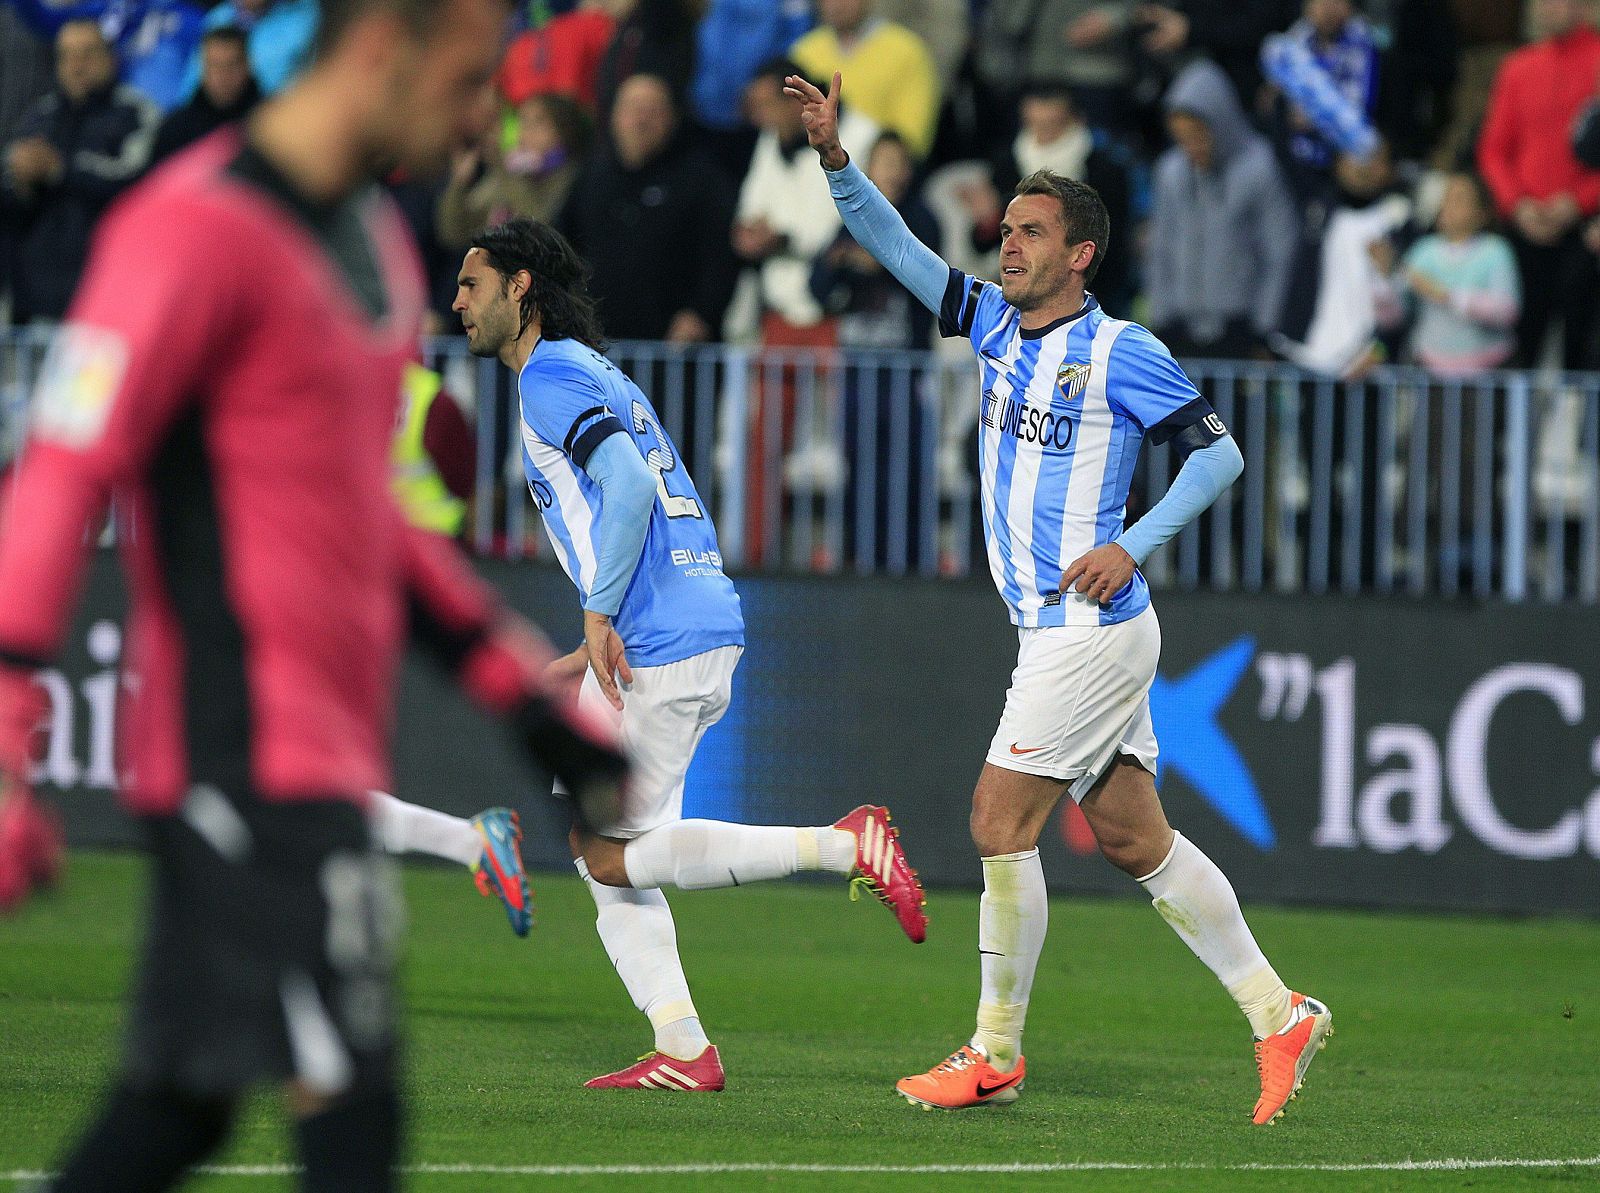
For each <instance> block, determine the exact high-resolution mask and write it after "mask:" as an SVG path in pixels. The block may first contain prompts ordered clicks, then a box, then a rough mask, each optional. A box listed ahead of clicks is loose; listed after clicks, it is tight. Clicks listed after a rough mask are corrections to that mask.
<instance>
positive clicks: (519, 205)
mask: <svg viewBox="0 0 1600 1193" xmlns="http://www.w3.org/2000/svg"><path fill="white" fill-rule="evenodd" d="M589 133H590V128H589V120H588V117H586V116H585V115H584V113H583V109H582V108H580V107H579V106H578V104H577V101H575V100H571V99H568V98H566V97H565V96H560V95H532V96H529V97H528V98H527V99H526V100H524V101H523V102H522V104H521V105H520V106H519V107H518V108H517V139H516V141H515V143H514V144H513V145H512V146H511V148H509V149H507V150H505V151H504V152H501V150H500V147H499V143H498V142H499V130H498V129H497V130H494V131H493V132H491V133H490V137H491V138H492V140H491V141H490V142H489V144H488V145H486V146H485V147H484V148H483V149H481V150H480V149H467V150H463V151H462V152H460V153H458V154H457V155H456V158H455V161H454V163H453V164H452V165H451V168H450V181H449V183H448V184H447V185H446V186H445V188H444V191H443V192H442V193H441V194H440V195H439V205H438V211H437V214H436V216H435V218H436V221H437V226H438V230H439V239H440V241H441V242H442V243H443V244H444V245H445V246H446V247H447V248H451V249H454V250H456V251H457V252H465V251H466V248H467V242H468V241H470V240H471V239H472V238H473V237H474V236H476V235H477V234H478V233H479V232H481V231H482V230H483V229H484V228H486V227H488V226H489V225H491V224H503V223H505V222H506V221H507V220H511V219H515V218H516V217H518V216H526V217H527V218H528V219H534V220H541V221H543V222H545V223H549V222H550V221H551V220H553V219H555V217H556V215H557V213H558V212H560V210H561V205H562V204H563V203H564V202H566V198H567V192H568V191H570V190H571V189H572V183H573V180H574V179H575V178H576V177H577V173H578V167H579V166H580V165H581V164H582V162H583V158H584V154H585V153H586V151H587V150H588V147H589Z"/></svg>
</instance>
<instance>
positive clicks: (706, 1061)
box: [583, 1044, 728, 1094]
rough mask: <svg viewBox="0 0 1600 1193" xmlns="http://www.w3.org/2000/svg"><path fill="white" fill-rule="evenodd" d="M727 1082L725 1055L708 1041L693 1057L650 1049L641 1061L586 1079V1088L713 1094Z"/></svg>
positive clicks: (584, 1085) (584, 1084) (584, 1086)
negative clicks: (613, 1071)
mask: <svg viewBox="0 0 1600 1193" xmlns="http://www.w3.org/2000/svg"><path fill="white" fill-rule="evenodd" d="M727 1083H728V1075H727V1074H726V1073H724V1072H723V1071H722V1058H721V1057H720V1056H718V1055H717V1046H716V1045H715V1044H708V1045H707V1046H706V1050H705V1051H704V1052H702V1053H701V1054H700V1055H699V1056H697V1057H695V1058H694V1059H693V1060H679V1059H678V1058H677V1057H675V1056H668V1055H667V1054H666V1053H665V1052H648V1053H646V1054H645V1055H644V1056H641V1057H640V1058H639V1063H638V1064H633V1065H629V1066H628V1067H627V1068H626V1069H618V1070H617V1071H616V1072H615V1073H607V1074H606V1075H605V1076H604V1077H596V1078H595V1079H594V1080H593V1081H585V1082H584V1083H583V1088H584V1089H666V1090H675V1091H676V1092H678V1093H687V1094H701V1093H706V1094H714V1093H716V1092H717V1091H718V1090H720V1089H722V1088H723V1087H724V1086H725V1085H727Z"/></svg>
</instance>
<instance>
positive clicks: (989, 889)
mask: <svg viewBox="0 0 1600 1193" xmlns="http://www.w3.org/2000/svg"><path fill="white" fill-rule="evenodd" d="M1049 923H1050V904H1049V902H1048V900H1047V899H1046V896H1045V889H1044V867H1043V866H1042V865H1041V864H1040V862H1039V851H1038V850H1037V849H1030V850H1028V851H1027V852H1026V853H1002V854H998V855H996V856H994V857H986V858H984V859H983V898H982V899H981V900H980V901H979V904H978V962H979V968H980V969H981V970H982V972H983V993H982V994H981V995H980V996H979V999H978V1030H977V1032H976V1034H975V1035H973V1037H972V1042H973V1043H974V1044H975V1045H977V1046H978V1047H980V1048H981V1049H983V1051H984V1052H986V1053H988V1056H989V1062H990V1063H991V1064H992V1065H994V1067H995V1068H997V1069H999V1070H1000V1071H1001V1072H1003V1073H1008V1072H1010V1071H1011V1070H1012V1069H1014V1068H1016V1067H1017V1057H1019V1056H1020V1055H1022V1024H1023V1020H1024V1019H1026V1018H1027V1015H1028V996H1029V994H1031V993H1032V991H1033V974H1034V970H1036V969H1037V968H1038V966H1039V954H1040V953H1041V952H1042V951H1043V950H1044V934H1045V929H1046V928H1048V927H1049Z"/></svg>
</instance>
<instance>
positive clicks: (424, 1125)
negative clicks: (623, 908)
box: [0, 854, 1600, 1193]
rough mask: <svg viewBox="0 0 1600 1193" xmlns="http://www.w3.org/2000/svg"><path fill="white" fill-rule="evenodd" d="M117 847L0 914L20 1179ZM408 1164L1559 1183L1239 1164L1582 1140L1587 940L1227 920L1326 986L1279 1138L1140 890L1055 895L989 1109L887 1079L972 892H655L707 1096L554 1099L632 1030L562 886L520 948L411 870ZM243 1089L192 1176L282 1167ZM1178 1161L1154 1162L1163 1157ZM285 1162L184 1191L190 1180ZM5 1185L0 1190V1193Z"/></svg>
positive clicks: (675, 1178)
mask: <svg viewBox="0 0 1600 1193" xmlns="http://www.w3.org/2000/svg"><path fill="white" fill-rule="evenodd" d="M142 875H143V869H142V864H141V862H140V861H139V859H138V858H137V857H135V856H132V855H115V854H78V855H76V856H75V857H74V858H73V860H72V866H71V870H70V873H69V879H68V886H67V888H66V889H65V890H64V891H63V892H61V893H59V894H57V895H55V896H53V897H51V898H48V899H45V900H43V901H40V902H38V903H36V904H35V905H33V906H31V907H30V908H29V909H28V910H27V912H26V913H25V914H24V915H23V916H22V917H21V918H20V919H16V920H9V921H4V922H0V1173H15V1172H19V1171H37V1170H41V1169H47V1168H49V1167H51V1166H52V1165H53V1163H54V1162H55V1161H56V1160H57V1158H58V1152H59V1150H60V1148H61V1147H62V1146H63V1145H64V1143H65V1142H66V1141H68V1140H69V1139H70V1138H71V1137H72V1136H73V1135H74V1134H75V1132H76V1130H77V1129H78V1126H79V1125H80V1123H81V1121H82V1119H83V1117H84V1116H85V1115H86V1114H87V1113H88V1112H89V1111H90V1110H91V1108H92V1107H93V1105H94V1103H95V1099H96V1097H97V1094H98V1091H99V1089H100V1087H101V1083H102V1081H103V1080H104V1077H105V1074H106V1067H107V1064H108V1063H109V1061H110V1059H111V1058H112V1056H113V1054H114V1049H115V1046H116V1041H117V1032H118V1025H119V1023H120V1019H121V1008H122V995H123V991H124V988H125V985H126V982H127V978H128V974H129V969H130V961H131V942H132V941H133V940H134V939H135V932H136V922H137V918H138V915H139V909H140V907H141V906H142V902H143V879H142ZM405 881H406V891H407V896H408V901H409V905H410V910H411V928H410V933H409V945H408V954H407V960H406V965H405V987H406V994H407V1005H408V1023H407V1036H408V1040H409V1048H408V1052H407V1068H408V1079H407V1093H408V1101H407V1106H408V1113H409V1146H408V1154H407V1157H406V1160H407V1163H409V1164H415V1165H426V1164H457V1163H459V1164H469V1165H507V1166H529V1165H532V1166H542V1165H566V1164H572V1165H591V1164H619V1163H621V1164H643V1165H652V1166H653V1165H671V1164H686V1163H735V1164H739V1163H744V1164H749V1163H776V1164H786V1163H795V1164H844V1165H854V1164H863V1165H893V1166H898V1165H928V1164H939V1165H975V1164H1024V1165H1037V1164H1071V1163H1079V1162H1100V1161H1109V1162H1118V1163H1130V1164H1150V1165H1156V1166H1159V1167H1157V1168H1155V1169H1154V1170H1151V1169H1144V1170H1137V1171H1103V1170H1102V1171H1086V1172H1071V1171H1068V1172H1059V1171H1058V1172H1049V1173H1036V1174H1007V1175H1003V1176H997V1175H989V1174H976V1173H940V1174H930V1173H826V1174H804V1173H793V1172H755V1173H753V1172H734V1173H695V1174H677V1175H669V1174H664V1173H659V1172H656V1173H650V1174H647V1175H615V1174H588V1175H562V1176H556V1175H534V1174H526V1175H513V1174H490V1173H484V1172H477V1173H467V1174H431V1173H420V1174H413V1175H411V1176H409V1177H408V1179H407V1181H406V1187H407V1188H408V1189H412V1190H426V1191H429V1193H432V1191H435V1190H438V1191H440V1193H444V1191H449V1193H464V1191H468V1190H479V1189H492V1190H494V1191H495V1193H512V1191H515V1190H524V1189H529V1190H532V1189H554V1188H558V1187H559V1188H562V1189H601V1188H607V1189H610V1188H616V1187H619V1186H622V1185H629V1186H632V1187H635V1188H646V1189H652V1190H654V1189H670V1190H679V1189H681V1190H695V1191H696V1193H708V1191H721V1190H735V1189H751V1188H761V1189H786V1188H803V1189H815V1190H822V1189H826V1190H830V1191H831V1190H846V1189H863V1190H865V1189H871V1190H874V1191H875V1193H882V1191H884V1190H890V1191H898V1190H911V1189H939V1190H945V1189H966V1188H973V1189H978V1188H982V1189H989V1188H992V1187H995V1186H997V1185H998V1186H1000V1187H1004V1188H1019V1189H1063V1188H1084V1189H1087V1188H1093V1189H1095V1190H1107V1191H1120V1190H1129V1191H1132V1190H1150V1189H1184V1190H1213V1189H1215V1190H1235V1189H1237V1190H1255V1189H1262V1190H1265V1189H1274V1190H1278V1189H1334V1190H1340V1191H1347V1190H1368V1189H1398V1188H1403V1189H1459V1188H1464V1187H1468V1186H1470V1187H1472V1188H1474V1189H1545V1190H1550V1189H1561V1188H1574V1189H1576V1188H1583V1187H1590V1188H1592V1187H1595V1186H1596V1185H1600V1167H1597V1166H1593V1165H1590V1166H1570V1165H1568V1166H1554V1167H1547V1168H1537V1169H1477V1170H1471V1171H1446V1172H1428V1171H1405V1172H1395V1171H1377V1172H1370V1171H1369V1172H1328V1171H1314V1170H1312V1171H1290V1172H1285V1171H1258V1172H1249V1171H1241V1170H1240V1169H1238V1168H1237V1167H1228V1166H1240V1165H1254V1164H1259V1165H1307V1164H1311V1165H1316V1164H1328V1165H1344V1164H1362V1163H1369V1162H1391V1161H1403V1160H1408V1159H1409V1160H1435V1159H1444V1158H1451V1159H1488V1158H1495V1159H1541V1160H1544V1159H1571V1158H1578V1157H1592V1156H1595V1155H1596V1154H1597V1153H1600V1103H1597V1088H1600V1087H1597V1086H1596V1076H1595V1074H1596V1073H1597V1072H1600V924H1596V923H1589V922H1581V921H1564V920H1521V921H1514V920H1492V919H1468V918H1456V917H1420V916H1400V915H1375V914H1363V913H1347V912H1327V911H1304V910H1282V909H1276V908H1256V909H1254V910H1253V911H1252V912H1251V917H1250V918H1251V921H1252V925H1253V927H1254V928H1255V931H1256V934H1257V936H1258V938H1259V939H1260V940H1261V942H1262V944H1263V946H1264V948H1265V949H1266V951H1267V953H1268V955H1269V956H1270V957H1272V958H1273V961H1274V963H1275V964H1276V965H1277V967H1278V968H1279V970H1280V971H1281V972H1282V973H1283V974H1285V975H1286V976H1287V977H1288V979H1289V980H1290V982H1291V984H1301V985H1302V986H1303V988H1304V989H1306V990H1308V991H1310V992H1313V993H1315V994H1316V995H1317V996H1318V997H1320V998H1323V999H1325V1000H1327V1001H1328V1002H1329V1003H1330V1004H1331V1006H1332V1007H1333V1009H1334V1015H1335V1022H1336V1024H1337V1035H1336V1037H1335V1038H1334V1040H1333V1041H1332V1043H1331V1044H1330V1045H1329V1047H1328V1048H1327V1050H1326V1051H1324V1052H1323V1053H1322V1055H1321V1057H1320V1058H1319V1060H1318V1061H1317V1063H1316V1064H1315V1065H1314V1066H1313V1067H1312V1070H1311V1073H1310V1076H1309V1079H1308V1081H1307V1085H1306V1089H1305V1092H1304V1093H1303V1094H1302V1095H1301V1099H1300V1101H1298V1102H1295V1103H1292V1104H1291V1107H1290V1113H1289V1115H1288V1117H1287V1119H1285V1120H1284V1121H1282V1122H1280V1123H1279V1124H1278V1125H1276V1126H1273V1127H1270V1128H1257V1127H1252V1126H1251V1125H1250V1124H1249V1122H1248V1114H1249V1111H1250V1109H1251V1106H1252V1103H1253V1102H1254V1099H1255V1093H1256V1087H1255V1071H1254V1067H1253V1063H1252V1059H1251V1051H1250V1044H1249V1038H1248V1034H1247V1031H1246V1029H1245V1027H1244V1024H1243V1021H1242V1020H1241V1019H1240V1018H1239V1015H1238V1012H1237V1011H1236V1010H1235V1009H1234V1007H1233V1005H1232V1003H1231V1002H1230V1001H1229V999H1228V998H1227V996H1226V994H1225V993H1224V992H1223V991H1222V990H1221V989H1220V988H1219V987H1218V986H1217V984H1216V982H1215V981H1214V980H1213V979H1212V977H1211V975H1210V974H1209V973H1208V972H1207V971H1206V970H1205V969H1204V968H1203V967H1202V966H1201V965H1200V964H1199V963H1198V962H1197V961H1195V960H1194V959H1193V958H1192V957H1191V956H1190V954H1189V953H1188V951H1187V950H1186V949H1185V948H1184V947H1183V945H1182V943H1181V942H1180V941H1179V940H1178V939H1177V938H1176V937H1175V936H1174V935H1173V933H1172V932H1171V930H1170V929H1168V928H1167V927H1166V925H1165V924H1164V923H1162V921H1161V920H1160V919H1159V917H1157V916H1156V915H1155V914H1154V913H1153V912H1152V911H1151V910H1150V908H1149V907H1148V905H1146V904H1144V903H1143V902H1142V901H1140V900H1137V899H1133V898H1130V899H1128V900H1082V899H1056V900H1053V901H1052V904H1051V927H1050V937H1049V941H1048V943H1047V945H1046V949H1045V955H1044V958H1043V960H1042V961H1041V963H1040V967H1039V976H1038V980H1037V982H1036V984H1035V994H1034V1002H1033V1007H1032V1010H1031V1012H1030V1016H1029V1024H1028V1036H1027V1054H1028V1061H1029V1071H1030V1077H1029V1081H1028V1087H1027V1089H1026V1090H1025V1092H1024V1094H1023V1097H1022V1100H1021V1101H1020V1102H1018V1103H1017V1104H1016V1105H1015V1106H1013V1107H1008V1108H992V1109H984V1110H979V1111H969V1112H966V1113H963V1114H939V1113H925V1112H923V1111H920V1110H917V1109H914V1108H912V1107H910V1106H908V1105H907V1104H906V1103H905V1102H903V1101H901V1100H900V1099H898V1098H897V1097H895V1096H894V1095H893V1093H892V1087H893V1082H894V1079H895V1078H897V1077H899V1076H901V1075H903V1074H904V1073H907V1072H911V1071H913V1070H917V1069H921V1068H925V1067H927V1066H928V1065H930V1064H932V1063H933V1062H935V1061H937V1060H939V1059H940V1058H941V1057H942V1056H943V1055H944V1054H945V1053H947V1052H948V1051H950V1050H951V1049H952V1048H954V1047H955V1045H956V1044H958V1043H959V1042H961V1041H962V1040H963V1039H964V1038H965V1037H966V1035H967V1034H968V1033H969V1031H970V1030H971V1026H972V1010H973V1005H974V1002H975V999H976V994H977V962H976V954H975V949H976V945H975V940H976V920H977V898H976V896H975V895H973V894H970V893H965V892H947V891H935V892H934V893H933V895H932V896H931V898H930V900H929V911H930V913H931V916H932V922H931V927H930V935H929V941H928V943H927V944H925V945H922V946H913V945H911V944H910V943H909V942H907V941H906V940H905V939H904V938H903V937H902V936H901V935H900V934H899V932H898V930H896V928H895V927H894V925H893V923H892V921H891V919H890V917H889V916H888V914H887V913H886V912H885V911H884V910H883V909H882V908H880V907H877V906H876V905H875V904H872V903H871V902H862V903H859V904H851V903H849V902H848V901H847V900H846V899H845V892H844V888H843V885H842V884H839V885H838V886H833V885H828V886H823V885H820V884H812V883H793V884H788V885H783V884H770V885H765V886H761V887H749V888H745V889H742V890H738V891H715V892H706V893H701V894H681V893H674V894H673V895H672V899H673V908H674V911H675V913H676V916H677V920H678V928H679V939H680V944H681V947H682V951H683V956H684V962H685V966H686V968H687V970H688V973H689V975H690V981H691V984H692V986H693V988H694V990H695V994H696V997H697V1001H698V1003H699V1006H700V1010H701V1013H702V1015H703V1017H704V1019H705V1022H706V1023H707V1025H708V1027H709V1028H710V1030H711V1034H712V1036H713V1038H714V1039H716V1040H717V1042H718V1043H719V1044H720V1045H721V1047H722V1051H723V1056H724V1059H725V1062H726V1064H727V1066H728V1070H729V1090H728V1092H727V1093H724V1094H719V1095H702V1096H690V1095H671V1094H643V1093H641V1094H631V1093H624V1092H601V1091H588V1090H584V1089H581V1088H580V1086H581V1084H582V1082H583V1081H584V1080H585V1079H586V1078H588V1077H591V1076H594V1075H595V1074H597V1073H600V1072H604V1071H606V1070H608V1069H611V1068H616V1067H619V1066H621V1065H622V1064H624V1063H627V1062H629V1061H631V1060H632V1059H633V1057H634V1056H635V1055H636V1054H637V1053H639V1052H642V1051H644V1050H645V1049H646V1047H647V1046H648V1035H647V1032H646V1029H645V1026H644V1023H643V1020H642V1019H641V1017H639V1016H638V1015H637V1013H636V1012H635V1011H634V1010H633V1008H632V1006H631V1005H630V1004H629V1002H628V1000H627V996H626V995H625V994H624V992H623V990H622V988H621V984H620V983H619V982H618V981H617V979H616V976H615V975H614V974H613V972H612V971H611V969H610V967H609V966H608V965H607V963H606V960H605V957H604V954H603V953H602V951H601V948H600V945H599V942H598V940H597V939H596V938H595V935H594V932H593V925H592V921H593V915H594V908H593V905H592V903H591V902H590V901H589V898H588V896H587V894H586V892H585V891H584V890H583V888H582V886H581V885H580V884H579V883H578V882H577V881H576V879H573V878H567V877H564V876H559V877H558V876H552V875H535V876H534V881H535V887H536V891H537V902H538V905H539V923H538V926H537V927H536V928H535V929H534V932H533V935H532V936H531V937H530V938H529V939H528V940H526V941H519V940H517V939H516V938H514V937H513V936H512V935H511V932H510V930H509V929H508V927H507V925H506V923H505V918H504V915H503V913H502V911H501V909H500V906H499V904H498V902H491V901H488V900H482V899H479V898H478V897H477V895H476V894H475V893H474V891H473V890H472V886H471V882H470V880H469V878H468V877H467V876H466V875H465V873H464V872H461V871H456V870H453V869H448V868H444V867H432V866H416V867H412V868H409V869H408V870H407V871H406V876H405ZM276 1111H277V1106H276V1102H275V1099H272V1098H268V1097H262V1098H260V1099H259V1100H258V1101H257V1102H256V1103H255V1104H254V1105H253V1106H252V1109H251V1111H250V1113H249V1114H248V1115H247V1116H246V1117H245V1119H244V1121H243V1122H242V1123H241V1124H240V1127H239V1129H238V1131H237V1133H236V1135H235V1137H234V1140H233V1142H232V1144H231V1145H230V1146H229V1147H228V1149H227V1150H226V1152H225V1153H224V1154H223V1155H221V1156H218V1157H216V1161H215V1162H216V1163H218V1164H220V1165H229V1166H233V1165H271V1164H281V1163H286V1162H288V1161H290V1159H291V1156H290V1151H289V1147H288V1144H287V1140H286V1136H285V1133H284V1131H283V1129H282V1126H281V1122H280V1120H279V1118H278V1116H277V1113H276ZM1185 1165H1189V1166H1199V1167H1194V1168H1184V1167H1181V1166H1185ZM292 1185H293V1182H292V1180H291V1179H290V1178H288V1177H286V1176H281V1175H280V1176H240V1175H225V1176H213V1177H206V1178H202V1179H199V1180H197V1181H196V1182H194V1184H193V1186H191V1187H193V1188H197V1189H201V1190H206V1191H208V1193H219V1191H222V1190H229V1191H232V1190H238V1191H239V1193H246V1191H248V1193H266V1191H268V1190H276V1189H286V1188H290V1187H292ZM4 1187H9V1186H7V1185H6V1183H5V1182H4V1181H0V1188H4Z"/></svg>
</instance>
